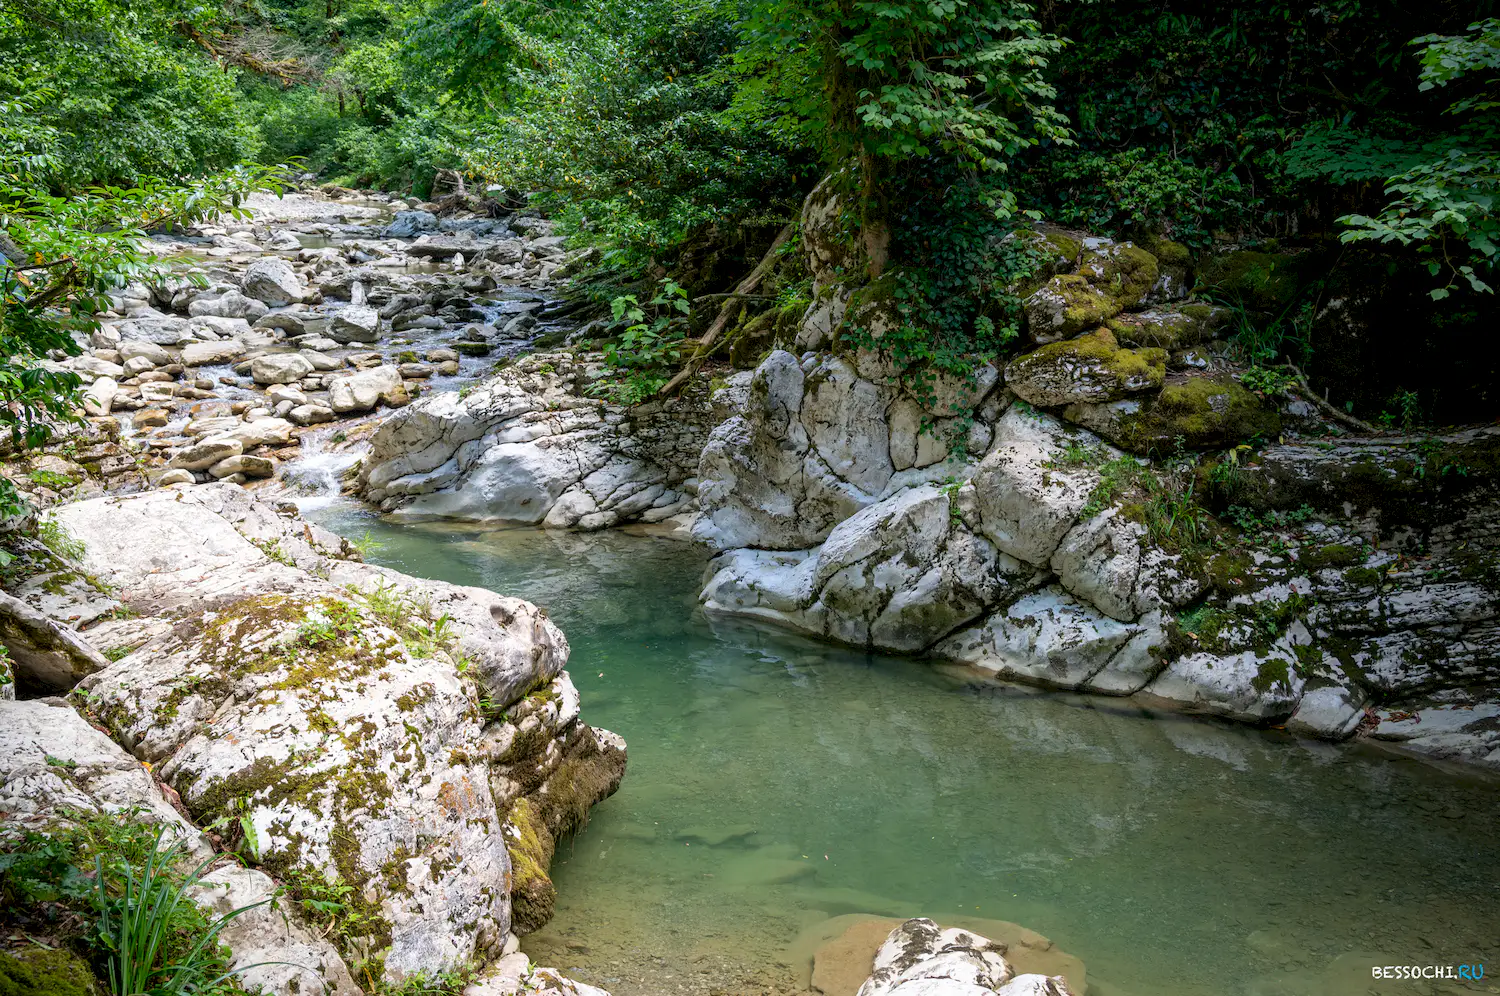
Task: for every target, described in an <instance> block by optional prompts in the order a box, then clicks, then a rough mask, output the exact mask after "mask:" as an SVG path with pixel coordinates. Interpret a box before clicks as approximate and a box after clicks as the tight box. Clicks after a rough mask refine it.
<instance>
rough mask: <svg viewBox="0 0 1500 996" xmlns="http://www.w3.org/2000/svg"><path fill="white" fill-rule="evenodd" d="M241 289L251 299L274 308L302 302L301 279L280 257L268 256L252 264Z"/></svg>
mask: <svg viewBox="0 0 1500 996" xmlns="http://www.w3.org/2000/svg"><path fill="white" fill-rule="evenodd" d="M240 287H241V289H242V290H243V291H244V292H245V294H246V295H248V296H249V297H252V298H254V299H256V300H258V301H263V302H265V303H266V304H268V305H270V306H271V307H273V308H280V307H285V306H286V305H288V304H295V303H296V302H298V301H300V300H302V293H303V289H302V280H301V278H300V277H298V276H297V271H295V270H293V269H292V265H291V264H290V263H288V262H287V261H286V260H284V259H282V258H281V257H279V256H267V257H265V258H263V259H258V260H256V261H255V262H254V263H251V264H250V268H249V269H247V270H246V271H245V276H244V278H243V279H242V280H241V281H240ZM256 317H257V318H259V317H260V316H259V315H257V316H256Z"/></svg>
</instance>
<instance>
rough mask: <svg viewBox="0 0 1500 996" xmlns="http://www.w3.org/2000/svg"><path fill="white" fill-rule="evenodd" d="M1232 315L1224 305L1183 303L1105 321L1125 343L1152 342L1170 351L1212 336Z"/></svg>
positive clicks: (1198, 342)
mask: <svg viewBox="0 0 1500 996" xmlns="http://www.w3.org/2000/svg"><path fill="white" fill-rule="evenodd" d="M1233 317H1234V313H1233V312H1231V311H1230V310H1229V309H1228V308H1220V307H1218V306H1216V305H1212V304H1183V305H1177V306H1175V307H1169V308H1153V309H1151V310H1150V311H1142V312H1136V313H1130V314H1121V315H1117V316H1116V317H1114V318H1112V319H1110V320H1109V322H1108V323H1106V324H1107V326H1108V328H1109V330H1110V331H1111V332H1113V333H1114V334H1115V338H1116V339H1118V340H1119V341H1120V342H1122V343H1124V344H1125V345H1127V346H1134V347H1142V346H1155V347H1159V348H1161V349H1165V350H1167V351H1169V352H1171V351H1175V350H1179V349H1187V348H1188V347H1190V346H1198V345H1201V344H1202V343H1205V342H1207V341H1208V340H1210V339H1213V338H1215V337H1216V336H1217V335H1218V334H1219V332H1220V331H1221V330H1222V329H1224V328H1225V327H1226V326H1227V325H1228V324H1229V321H1230V319H1231V318H1233Z"/></svg>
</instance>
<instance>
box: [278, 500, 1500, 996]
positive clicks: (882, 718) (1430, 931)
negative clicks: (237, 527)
mask: <svg viewBox="0 0 1500 996" xmlns="http://www.w3.org/2000/svg"><path fill="white" fill-rule="evenodd" d="M308 514H310V515H311V516H313V517H315V518H317V519H318V520H320V521H321V522H323V523H324V524H325V525H327V526H329V527H330V528H333V529H335V530H337V531H339V532H341V533H343V534H345V535H348V536H354V537H359V536H364V535H366V534H368V536H369V537H370V538H371V539H373V540H375V541H377V542H378V543H380V544H383V545H382V546H381V547H380V548H378V549H376V550H374V551H372V553H371V554H370V559H371V560H373V561H376V562H379V563H383V564H387V565H389V566H391V567H395V568H398V569H400V570H403V571H407V572H409V573H412V574H416V575H420V576H426V577H434V578H442V579H444V580H448V581H453V582H457V583H462V584H475V585H482V586H484V587H487V588H491V589H494V590H496V591H499V592H503V593H506V594H511V595H519V596H522V597H525V598H528V599H530V600H532V601H534V602H536V603H538V604H540V605H542V606H544V607H546V608H547V609H548V610H549V612H550V614H551V615H552V617H553V618H554V619H555V620H556V621H557V622H558V623H559V624H560V625H561V626H562V628H563V629H564V631H565V632H566V633H567V635H568V639H569V641H570V643H571V645H572V658H571V664H570V666H569V671H570V672H571V674H572V676H573V679H574V681H575V682H576V683H577V685H578V687H579V689H580V691H581V693H582V697H583V710H584V718H585V720H586V721H587V722H589V723H591V724H594V725H598V726H604V727H607V728H609V729H612V730H615V731H616V732H618V733H620V734H622V735H623V736H624V737H625V738H626V740H627V741H628V742H629V745H630V763H629V770H628V773H627V775H626V778H625V782H624V785H623V787H622V788H621V789H620V791H619V793H618V794H617V795H615V796H614V797H613V798H611V799H609V800H608V801H606V802H604V803H603V804H601V805H600V806H598V807H597V808H596V809H595V811H594V815H593V819H592V822H591V823H590V825H589V826H588V827H587V829H586V830H584V831H583V832H582V833H581V834H579V835H578V836H577V837H576V838H575V839H574V840H572V841H571V842H566V843H564V844H563V845H562V847H561V848H560V850H559V853H558V855H557V858H556V859H555V861H554V864H553V876H554V879H555V882H556V884H557V888H558V891H559V894H560V895H559V900H558V903H557V915H556V918H555V919H554V920H553V922H552V923H551V924H549V925H548V926H547V927H546V928H544V929H543V930H542V931H540V932H539V933H537V934H534V935H531V936H529V937H527V938H525V939H524V940H523V948H524V950H526V951H527V953H528V954H530V955H531V956H532V957H533V958H534V959H535V960H536V961H538V962H539V963H545V964H551V965H554V966H555V967H558V968H560V969H564V970H567V971H570V972H572V973H573V974H575V975H577V976H578V977H580V978H582V979H583V980H585V981H588V982H592V983H594V984H597V985H601V986H604V987H606V988H609V989H611V990H612V991H613V992H614V993H615V996H644V994H648V993H653V994H661V993H670V992H681V993H702V994H705V996H707V994H735V993H741V992H744V993H755V994H763V993H767V992H781V991H791V990H796V989H799V988H802V987H803V986H805V985H806V981H807V963H808V950H807V948H806V942H805V938H806V937H808V936H812V935H816V933H817V931H818V928H819V924H820V923H824V922H826V921H827V919H828V918H829V917H831V916H837V915H841V914H849V913H879V914H886V915H894V916H911V915H926V916H932V917H934V918H935V919H938V920H940V921H945V922H951V921H955V920H956V919H958V918H972V919H975V920H976V921H979V925H980V926H982V921H984V920H990V919H998V920H1006V921H1013V922H1016V923H1020V924H1022V925H1024V926H1026V927H1028V928H1030V929H1032V930H1035V931H1039V932H1040V933H1042V934H1045V935H1047V936H1048V937H1050V938H1051V939H1052V940H1053V941H1054V942H1055V943H1056V944H1057V945H1058V946H1059V947H1060V948H1061V949H1063V950H1065V951H1067V952H1068V953H1070V954H1073V955H1075V956H1077V957H1079V958H1081V959H1083V961H1084V962H1085V963H1086V964H1087V966H1088V977H1089V986H1090V988H1089V992H1090V994H1092V996H1209V994H1214V996H1224V994H1247V996H1250V994H1253V996H1323V994H1330V996H1344V994H1349V996H1354V994H1365V993H1368V992H1376V993H1386V992H1390V993H1445V992H1455V993H1457V992H1500V987H1497V983H1496V981H1495V979H1494V975H1495V973H1494V972H1493V971H1492V973H1491V976H1492V977H1491V978H1490V979H1487V980H1485V981H1484V982H1480V983H1462V984H1460V983H1457V982H1454V983H1446V982H1445V983H1432V982H1411V981H1402V982H1394V981H1391V982H1375V981H1372V978H1371V967H1372V966H1374V965H1408V964H1420V965H1433V964H1437V965H1449V964H1452V965H1455V966H1457V965H1474V964H1486V963H1487V964H1489V965H1490V966H1491V968H1492V969H1495V968H1500V964H1497V963H1500V914H1497V911H1496V901H1497V898H1500V849H1497V848H1496V846H1495V831H1496V828H1497V826H1500V821H1497V817H1500V794H1497V793H1496V791H1495V787H1496V786H1495V783H1494V780H1493V779H1489V778H1485V777H1481V776H1478V775H1475V774H1470V773H1465V772H1455V771H1448V770H1443V769H1439V768H1437V767H1434V766H1433V765H1431V764H1429V763H1426V762H1422V761H1418V760H1414V759H1410V758H1407V757H1403V756H1400V755H1396V754H1391V753H1387V752H1384V751H1380V750H1376V749H1374V748H1369V747H1363V746H1360V745H1343V746H1338V745H1331V744H1327V743H1321V742H1311V741H1301V740H1296V739H1294V738H1292V737H1290V736H1288V735H1286V734H1284V733H1281V732H1278V731H1274V730H1255V729H1250V728H1245V727H1238V726H1230V725H1226V724H1219V723H1213V722H1206V721H1202V720H1197V719H1192V718H1187V717H1182V716H1173V715H1148V714H1146V713H1145V712H1143V711H1142V710H1140V709H1138V708H1136V707H1134V706H1133V705H1131V704H1129V703H1125V702H1121V701H1114V700H1109V699H1101V698H1088V697H1074V696H1069V695H1062V694H1057V693H1043V692H1037V691H1034V690H1030V689H1026V688H1022V687H1018V686H1011V685H1004V684H997V683H993V682H982V681H979V680H976V679H975V678H974V677H973V676H972V675H970V674H966V673H963V672H961V671H955V670H953V669H942V668H938V667H934V666H930V665H927V664H924V663H922V662H920V661H916V660H908V659H896V658H888V657H882V656H877V655H871V654H866V653H861V652H854V651H849V650H845V649H840V648H835V647H829V646H823V645H819V644H816V643H813V642H810V641H808V640H804V639H801V638H799V637H796V636H794V635H790V634H786V633H781V632H777V631H772V630H766V629H762V628H759V627H757V626H754V625H748V624H746V623H743V622H738V621H734V622H731V621H728V620H720V619H715V618H709V617H707V616H705V614H704V613H703V612H702V611H701V609H699V608H698V606H697V602H696V597H695V596H696V592H697V587H698V582H699V579H700V576H701V574H702V569H703V566H704V562H705V558H706V554H705V553H704V552H703V551H701V550H697V549H694V548H693V547H691V546H689V545H686V544H683V543H679V542H675V541H672V540H667V539H663V538H658V537H652V536H645V535H630V534H626V533H623V532H608V533H602V534H593V535H580V534H561V533H548V532H543V531H540V530H535V529H501V530H496V529H480V528H476V527H469V526H464V525H456V524H453V523H443V524H430V525H422V524H417V525H410V524H408V525H401V526H395V525H391V524H387V523H385V522H383V521H382V520H380V519H379V518H378V517H375V516H372V515H370V514H369V513H368V512H366V511H363V510H361V509H358V508H356V507H353V506H351V505H348V504H346V503H342V502H335V503H333V504H318V505H317V506H316V507H313V508H310V509H309V513H308ZM799 936H801V937H802V938H804V941H803V942H802V943H800V944H799V942H798V938H799ZM1465 986H1467V987H1468V988H1465Z"/></svg>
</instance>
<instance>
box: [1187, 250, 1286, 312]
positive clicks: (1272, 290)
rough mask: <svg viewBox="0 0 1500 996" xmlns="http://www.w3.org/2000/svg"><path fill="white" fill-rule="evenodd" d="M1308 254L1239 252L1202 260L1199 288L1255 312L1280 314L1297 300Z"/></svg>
mask: <svg viewBox="0 0 1500 996" xmlns="http://www.w3.org/2000/svg"><path fill="white" fill-rule="evenodd" d="M1308 255H1309V254H1306V253H1300V254H1288V253H1271V252H1260V251H1257V250H1253V249H1236V250H1231V251H1230V252H1223V253H1218V254H1216V255H1212V256H1208V257H1206V258H1205V259H1203V260H1200V262H1199V265H1198V288H1199V289H1200V290H1206V291H1211V292H1212V293H1213V295H1214V296H1215V297H1216V298H1218V299H1220V300H1228V301H1233V302H1235V303H1237V304H1240V305H1241V306H1243V307H1246V308H1249V309H1251V310H1253V311H1263V312H1269V313H1279V312H1280V311H1282V310H1283V309H1285V308H1286V307H1287V306H1288V305H1290V304H1291V303H1292V302H1293V301H1294V300H1296V297H1297V292H1298V290H1299V289H1300V286H1301V282H1302V271H1303V269H1304V268H1305V266H1306V264H1307V262H1308Z"/></svg>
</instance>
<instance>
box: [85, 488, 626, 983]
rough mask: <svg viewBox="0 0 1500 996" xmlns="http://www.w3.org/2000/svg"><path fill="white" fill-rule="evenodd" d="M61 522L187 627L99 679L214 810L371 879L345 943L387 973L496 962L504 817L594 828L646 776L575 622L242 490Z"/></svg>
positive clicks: (110, 723)
mask: <svg viewBox="0 0 1500 996" xmlns="http://www.w3.org/2000/svg"><path fill="white" fill-rule="evenodd" d="M59 516H60V520H61V521H62V522H63V523H64V524H65V525H66V527H67V528H68V529H69V530H71V531H72V532H73V533H74V535H76V536H78V537H79V538H80V539H82V540H83V541H84V542H85V544H86V550H87V553H86V554H85V557H84V559H83V562H82V564H81V565H80V566H81V567H82V568H83V569H84V570H86V571H88V572H90V573H92V574H96V575H97V576H98V577H100V579H101V580H102V581H103V582H105V583H107V584H109V585H110V586H111V587H112V588H113V590H115V591H116V592H118V594H119V598H120V599H121V600H122V601H123V602H124V603H126V604H127V605H128V606H129V607H130V609H131V611H132V612H133V613H135V614H136V615H137V616H141V617H147V616H152V617H154V616H159V615H162V614H171V615H172V616H173V617H175V618H177V619H178V620H179V621H178V623H177V625H175V626H174V627H172V628H170V629H168V630H166V631H165V632H162V633H160V634H159V635H157V636H156V637H155V638H153V639H152V640H151V641H149V642H147V643H146V644H144V645H143V646H141V647H139V648H138V649H136V650H134V651H133V652H132V653H130V654H129V655H128V656H126V657H124V658H123V659H122V660H120V661H119V662H117V663H116V664H114V665H113V666H111V667H110V668H108V669H107V670H106V671H104V672H100V673H98V674H96V675H93V676H91V678H90V679H87V680H86V681H85V682H84V683H83V684H82V685H81V686H80V692H79V694H80V695H83V696H86V697H87V700H88V701H89V703H90V705H91V708H92V709H93V710H94V711H95V714H96V715H97V716H98V717H99V719H100V721H101V722H102V723H103V724H104V726H105V727H106V728H107V729H109V731H110V733H111V734H112V735H113V736H114V737H115V738H116V739H118V740H119V741H120V742H122V743H124V744H126V745H128V746H129V747H130V749H131V750H132V751H133V752H134V753H135V754H136V755H137V756H138V757H140V758H141V759H143V760H147V761H150V762H151V763H152V765H153V766H154V769H155V770H156V771H157V772H159V773H160V774H161V776H162V777H163V778H164V779H165V780H166V781H167V782H168V783H169V784H170V785H171V786H172V787H173V788H174V789H176V790H177V792H178V793H179V794H180V795H181V798H182V801H183V804H184V805H185V807H186V808H187V811H188V812H189V813H191V814H192V816H193V818H194V819H195V821H197V822H199V823H203V824H206V823H209V822H212V821H214V820H218V819H221V818H225V817H228V818H229V819H230V822H231V823H232V824H233V825H240V824H239V823H237V822H236V821H240V820H243V821H244V822H245V823H247V824H248V825H249V826H250V827H253V837H254V841H255V848H254V852H253V853H255V854H256V856H257V857H256V859H255V863H256V864H259V865H261V866H263V867H265V868H266V869H269V870H272V871H274V872H276V873H278V874H279V875H281V876H284V877H291V878H293V879H296V880H304V881H317V880H320V879H321V880H322V881H325V882H327V883H328V884H329V886H330V887H340V886H343V885H349V886H351V888H352V889H353V891H352V892H351V893H349V894H348V898H347V900H346V901H347V902H349V903H352V904H353V905H354V907H355V908H356V910H357V912H358V914H359V916H358V918H357V919H358V921H359V922H360V923H361V924H362V925H361V927H360V930H359V931H358V933H357V934H346V935H342V936H339V935H336V939H337V940H338V943H339V944H340V946H341V948H342V949H343V950H344V952H345V953H346V954H353V955H358V956H359V957H360V958H361V959H362V960H365V964H366V966H367V967H368V968H369V970H370V971H371V973H372V976H373V977H375V978H377V979H379V978H382V977H383V978H384V979H385V980H386V981H387V982H390V983H399V982H401V981H402V980H403V979H406V978H408V977H410V976H411V975H413V974H415V973H418V972H422V973H428V974H430V973H433V972H442V971H448V970H452V969H454V968H457V967H458V966H460V965H463V964H466V963H468V962H471V961H484V960H486V959H489V958H493V957H497V956H498V955H499V954H500V952H501V950H502V949H503V946H504V944H505V943H506V941H507V938H508V936H509V933H510V926H511V918H510V911H511V907H510V891H509V890H510V886H511V881H512V878H511V876H512V865H511V858H510V854H509V851H508V840H509V839H510V838H509V837H508V835H507V834H506V833H504V832H503V821H504V818H505V814H506V813H507V812H509V811H510V810H511V808H512V807H513V806H514V805H515V804H516V803H517V802H518V801H519V800H521V799H533V800H541V801H536V802H535V805H537V806H542V805H544V802H545V801H546V800H559V799H565V800H566V803H565V805H566V807H567V808H568V810H569V812H571V813H572V818H573V819H574V820H577V819H581V818H582V814H586V812H587V808H588V806H589V804H591V803H592V802H594V801H596V800H597V799H598V798H600V797H602V796H603V795H607V794H608V793H609V792H611V791H613V789H614V787H615V786H616V785H617V784H618V781H619V777H620V775H621V774H622V773H623V759H624V745H623V743H622V742H621V741H619V740H618V738H616V737H613V735H610V734H607V733H605V732H603V731H594V730H592V729H590V728H588V727H587V726H585V725H583V724H582V723H581V722H580V721H579V719H578V710H577V693H576V691H574V690H573V688H572V685H571V683H570V682H569V681H568V678H567V675H566V673H565V672H564V671H563V670H562V668H563V666H564V665H565V663H566V659H567V641H566V640H565V639H564V638H563V636H562V634H561V633H560V632H558V631H557V629H556V627H555V626H553V624H552V623H551V622H549V621H547V620H546V618H545V616H544V615H543V614H542V613H541V612H540V611H539V610H537V609H536V608H535V607H534V606H531V605H529V604H528V603H526V602H523V601H520V600H519V599H506V598H502V597H500V596H497V595H494V594H493V593H490V592H485V591H482V590H479V589H466V588H460V587H458V586H454V585H449V584H444V583H442V582H435V581H421V580H418V579H416V578H410V577H407V576H405V575H400V574H397V573H396V572H391V571H386V570H383V569H381V568H376V567H371V566H367V565H363V564H360V563H358V562H356V561H352V560H349V559H347V557H348V549H349V548H348V547H347V545H346V544H344V543H343V541H341V540H339V539H338V538H337V537H335V536H333V535H331V534H329V533H327V532H325V531H323V530H321V529H319V528H317V527H316V526H312V525H310V524H307V523H302V522H299V521H297V520H295V519H294V518H288V517H287V516H285V515H283V514H281V513H279V512H278V511H277V510H276V509H275V508H273V507H272V506H271V505H269V504H267V503H265V502H263V501H259V500H257V499H255V498H254V497H253V496H252V495H250V494H248V493H246V492H245V491H243V490H242V489H240V488H237V487H234V486H230V485H217V484H216V485H203V486H200V487H195V488H184V489H176V490H173V491H157V492H148V493H145V494H142V495H136V496H132V497H129V498H125V499H95V500H92V501H88V502H82V503H78V504H75V505H71V506H68V507H67V508H65V509H64V510H63V511H62V512H60V513H59ZM559 804H561V803H559ZM559 825H561V824H559Z"/></svg>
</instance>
